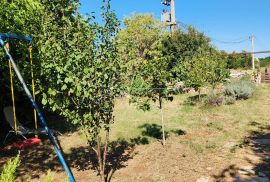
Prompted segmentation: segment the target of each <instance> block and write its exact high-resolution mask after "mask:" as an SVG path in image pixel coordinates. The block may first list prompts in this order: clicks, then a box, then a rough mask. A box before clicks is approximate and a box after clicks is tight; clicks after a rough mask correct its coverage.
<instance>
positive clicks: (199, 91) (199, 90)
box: [198, 88, 201, 102]
mask: <svg viewBox="0 0 270 182" xmlns="http://www.w3.org/2000/svg"><path fill="white" fill-rule="evenodd" d="M198 93H199V102H201V89H200V88H199V89H198Z"/></svg>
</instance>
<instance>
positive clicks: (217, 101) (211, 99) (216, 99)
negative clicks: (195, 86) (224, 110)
mask: <svg viewBox="0 0 270 182" xmlns="http://www.w3.org/2000/svg"><path fill="white" fill-rule="evenodd" d="M204 103H205V105H208V106H221V105H222V103H223V97H222V96H220V95H217V94H215V93H213V92H212V93H210V94H208V95H207V97H206V98H205V100H204Z"/></svg>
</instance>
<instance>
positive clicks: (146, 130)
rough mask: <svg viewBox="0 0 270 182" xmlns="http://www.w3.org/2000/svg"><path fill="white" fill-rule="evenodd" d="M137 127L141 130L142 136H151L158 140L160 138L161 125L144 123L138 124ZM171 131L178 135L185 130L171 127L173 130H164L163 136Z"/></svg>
mask: <svg viewBox="0 0 270 182" xmlns="http://www.w3.org/2000/svg"><path fill="white" fill-rule="evenodd" d="M138 128H139V129H141V130H142V131H141V133H142V136H144V137H151V138H155V139H158V140H161V139H162V126H161V125H158V124H149V123H145V124H143V125H141V126H139V127H138ZM171 133H173V134H175V135H178V136H180V135H185V134H186V132H185V131H183V130H181V129H173V130H169V131H165V137H166V138H168V137H169V136H170V134H171Z"/></svg>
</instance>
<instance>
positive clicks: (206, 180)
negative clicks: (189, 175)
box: [196, 176, 210, 182]
mask: <svg viewBox="0 0 270 182" xmlns="http://www.w3.org/2000/svg"><path fill="white" fill-rule="evenodd" d="M196 182H210V177H209V176H202V177H200V178H199V179H197V181H196Z"/></svg>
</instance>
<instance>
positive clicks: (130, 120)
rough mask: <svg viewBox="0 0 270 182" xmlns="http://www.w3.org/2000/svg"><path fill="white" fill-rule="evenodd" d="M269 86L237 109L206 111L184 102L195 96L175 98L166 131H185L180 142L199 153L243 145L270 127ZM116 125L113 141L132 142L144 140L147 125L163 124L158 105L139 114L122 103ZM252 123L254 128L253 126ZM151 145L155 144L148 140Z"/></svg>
mask: <svg viewBox="0 0 270 182" xmlns="http://www.w3.org/2000/svg"><path fill="white" fill-rule="evenodd" d="M269 94H270V85H260V86H258V87H257V90H256V92H255V94H254V96H253V97H252V98H250V99H248V100H241V101H237V102H236V103H235V104H234V105H223V106H220V107H214V108H211V107H210V108H209V107H208V108H207V107H204V106H202V104H197V105H195V106H190V105H186V104H185V101H186V100H187V98H188V97H189V96H194V94H184V95H179V96H175V98H174V101H173V102H166V103H165V104H164V120H165V125H166V131H167V132H168V133H170V131H171V130H183V131H185V132H186V135H184V136H181V137H180V138H179V140H180V142H183V143H185V144H187V145H188V146H190V147H191V148H194V150H195V151H196V152H198V153H202V152H203V151H204V150H206V149H209V150H211V149H216V148H219V147H222V146H224V145H225V144H226V142H241V140H242V139H243V138H244V137H245V136H248V135H249V133H250V132H251V131H254V130H258V128H259V126H264V125H267V122H269V113H270V99H269ZM114 115H115V123H114V124H113V126H112V132H111V137H112V140H116V139H118V138H121V139H126V140H130V139H132V138H137V137H139V136H142V133H143V131H145V128H141V127H140V126H142V125H144V124H147V123H148V124H156V125H161V124H160V112H159V109H158V107H157V105H155V104H153V107H152V109H151V110H150V111H148V112H143V111H140V110H137V109H136V107H135V106H134V105H130V104H129V102H128V100H127V99H119V100H117V103H116V108H115V113H114ZM252 123H253V124H252ZM146 137H147V138H149V140H150V142H151V141H154V140H155V139H154V138H153V137H149V136H146Z"/></svg>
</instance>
